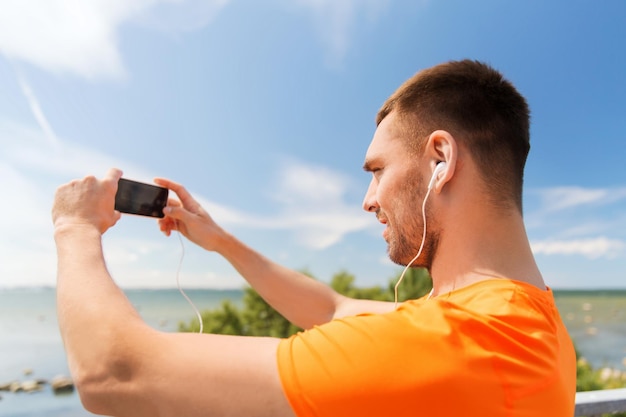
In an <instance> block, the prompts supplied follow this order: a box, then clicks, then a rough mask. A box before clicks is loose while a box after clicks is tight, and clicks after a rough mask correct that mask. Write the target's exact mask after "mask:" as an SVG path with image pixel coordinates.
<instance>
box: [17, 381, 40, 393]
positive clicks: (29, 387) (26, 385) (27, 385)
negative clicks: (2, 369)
mask: <svg viewBox="0 0 626 417" xmlns="http://www.w3.org/2000/svg"><path fill="white" fill-rule="evenodd" d="M44 384H45V381H42V380H37V379H31V380H29V381H24V382H22V391H24V392H37V391H41V390H42V388H43V385H44Z"/></svg>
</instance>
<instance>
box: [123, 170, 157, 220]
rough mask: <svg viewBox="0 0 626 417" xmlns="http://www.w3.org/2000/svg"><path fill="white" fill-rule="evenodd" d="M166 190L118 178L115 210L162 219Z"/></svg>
mask: <svg viewBox="0 0 626 417" xmlns="http://www.w3.org/2000/svg"><path fill="white" fill-rule="evenodd" d="M168 193H169V190H168V189H167V188H163V187H158V186H156V185H151V184H145V183H143V182H137V181H132V180H127V179H125V178H120V180H119V182H118V184H117V194H115V210H118V211H120V212H122V213H128V214H137V215H140V216H149V217H164V214H163V208H165V206H166V205H167V196H168Z"/></svg>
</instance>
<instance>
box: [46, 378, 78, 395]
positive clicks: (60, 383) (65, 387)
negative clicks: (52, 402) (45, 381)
mask: <svg viewBox="0 0 626 417" xmlns="http://www.w3.org/2000/svg"><path fill="white" fill-rule="evenodd" d="M50 386H51V387H52V391H53V392H54V393H55V394H64V393H68V392H74V382H73V381H72V380H71V379H70V378H68V377H66V376H63V375H59V376H56V377H54V378H52V381H50Z"/></svg>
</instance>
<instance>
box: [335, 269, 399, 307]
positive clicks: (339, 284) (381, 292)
mask: <svg viewBox="0 0 626 417" xmlns="http://www.w3.org/2000/svg"><path fill="white" fill-rule="evenodd" d="M354 280H355V277H354V275H352V274H351V273H349V272H347V271H340V272H338V273H336V274H335V275H333V277H332V279H331V280H330V287H331V288H332V289H333V290H335V291H337V292H338V293H339V294H342V295H345V296H346V297H351V298H358V299H362V300H382V301H390V300H391V296H390V294H389V292H388V291H387V290H386V289H384V288H382V287H380V286H373V287H366V288H359V287H356V286H355V285H354Z"/></svg>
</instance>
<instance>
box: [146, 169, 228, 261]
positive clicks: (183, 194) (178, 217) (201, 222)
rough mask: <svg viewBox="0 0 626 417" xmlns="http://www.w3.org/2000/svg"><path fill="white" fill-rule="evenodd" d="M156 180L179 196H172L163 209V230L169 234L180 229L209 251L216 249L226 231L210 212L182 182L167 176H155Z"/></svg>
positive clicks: (160, 222)
mask: <svg viewBox="0 0 626 417" xmlns="http://www.w3.org/2000/svg"><path fill="white" fill-rule="evenodd" d="M154 182H155V183H156V184H158V185H160V186H161V187H165V188H168V189H170V190H172V191H173V192H174V193H176V195H177V196H178V200H176V199H172V198H170V199H169V201H168V203H167V207H165V209H164V210H163V213H164V214H165V217H163V218H162V219H159V227H160V229H161V231H162V232H163V233H165V235H166V236H169V235H170V234H171V233H172V230H178V231H179V232H180V233H182V234H183V235H184V236H185V237H186V238H187V239H189V240H191V241H192V242H194V243H195V244H197V245H198V246H200V247H202V248H204V249H206V250H209V251H216V250H217V247H218V239H219V238H220V237H223V236H224V234H225V233H224V230H223V229H222V228H220V227H219V226H218V225H217V223H215V221H214V220H213V219H212V218H211V216H210V215H209V213H207V212H206V210H204V209H203V208H202V206H201V205H200V203H198V202H197V201H196V200H195V199H194V198H193V197H192V196H191V194H189V192H188V191H187V190H186V189H185V187H183V186H182V185H181V184H178V183H176V182H174V181H170V180H168V179H165V178H155V179H154Z"/></svg>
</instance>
